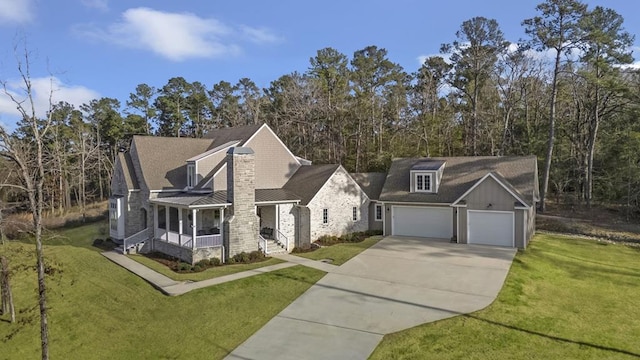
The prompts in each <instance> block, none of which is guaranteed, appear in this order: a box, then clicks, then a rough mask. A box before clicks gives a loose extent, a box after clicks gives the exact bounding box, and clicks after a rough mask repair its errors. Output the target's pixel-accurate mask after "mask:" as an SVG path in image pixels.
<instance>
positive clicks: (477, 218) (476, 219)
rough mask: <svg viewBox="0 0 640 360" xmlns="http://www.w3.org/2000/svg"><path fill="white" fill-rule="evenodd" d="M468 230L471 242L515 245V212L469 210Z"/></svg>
mask: <svg viewBox="0 0 640 360" xmlns="http://www.w3.org/2000/svg"><path fill="white" fill-rule="evenodd" d="M467 232H468V233H467V234H468V242H469V244H484V245H497V246H508V247H513V246H514V215H513V212H511V211H477V210H469V211H468V212H467Z"/></svg>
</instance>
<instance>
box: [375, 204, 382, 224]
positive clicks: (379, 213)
mask: <svg viewBox="0 0 640 360" xmlns="http://www.w3.org/2000/svg"><path fill="white" fill-rule="evenodd" d="M376 221H382V205H380V204H376Z"/></svg>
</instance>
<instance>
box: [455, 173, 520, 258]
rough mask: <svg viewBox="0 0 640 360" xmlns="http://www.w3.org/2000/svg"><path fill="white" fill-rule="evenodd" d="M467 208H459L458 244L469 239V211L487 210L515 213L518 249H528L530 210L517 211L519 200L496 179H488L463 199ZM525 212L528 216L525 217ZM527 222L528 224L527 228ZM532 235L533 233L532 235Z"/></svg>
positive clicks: (464, 242) (515, 232)
mask: <svg viewBox="0 0 640 360" xmlns="http://www.w3.org/2000/svg"><path fill="white" fill-rule="evenodd" d="M463 200H464V201H465V202H466V205H467V206H466V207H459V208H458V230H459V231H458V243H461V244H466V243H468V239H467V234H468V232H467V230H468V229H467V226H468V221H467V216H468V214H467V211H468V210H485V211H491V210H493V211H513V212H514V215H515V221H514V224H515V229H514V234H515V244H516V247H518V248H524V247H526V239H525V238H526V236H529V237H530V235H528V234H529V231H528V229H527V228H528V227H530V224H529V221H528V219H525V216H527V217H528V215H529V210H528V209H527V210H521V209H516V208H515V207H516V206H515V203H516V202H517V199H516V198H515V197H513V195H511V194H510V193H509V192H508V191H507V190H506V189H505V188H504V187H503V186H502V185H500V184H499V183H498V182H497V181H496V180H495V179H494V178H492V177H487V178H486V179H484V181H483V182H482V183H480V184H479V185H478V186H477V187H476V188H475V189H473V190H472V191H471V192H470V193H469V194H467V196H465V197H464V198H463ZM525 212H526V213H527V215H525ZM525 222H526V223H527V224H526V225H527V226H525ZM531 234H532V233H531Z"/></svg>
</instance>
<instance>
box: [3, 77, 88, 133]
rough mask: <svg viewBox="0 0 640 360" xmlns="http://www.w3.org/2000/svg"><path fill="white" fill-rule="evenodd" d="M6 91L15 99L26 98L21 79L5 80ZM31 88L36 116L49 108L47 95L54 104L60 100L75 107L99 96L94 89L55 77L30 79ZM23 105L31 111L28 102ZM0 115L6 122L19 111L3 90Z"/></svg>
mask: <svg viewBox="0 0 640 360" xmlns="http://www.w3.org/2000/svg"><path fill="white" fill-rule="evenodd" d="M6 85H7V91H8V92H9V93H10V94H11V95H12V96H13V97H14V98H15V99H17V100H19V101H22V100H25V99H26V93H25V90H24V86H23V84H22V82H21V81H19V80H13V81H8V82H7V84H6ZM31 88H32V93H33V103H34V108H35V111H36V116H38V117H44V116H46V113H47V111H48V110H49V95H51V101H52V103H53V104H56V103H58V102H60V101H66V102H68V103H69V104H72V105H75V106H76V108H78V107H80V105H82V104H84V103H89V102H90V101H91V100H93V99H97V98H99V97H100V94H99V93H98V92H96V91H94V90H91V89H89V88H86V87H84V86H80V85H68V84H65V83H63V82H62V81H61V80H60V79H58V78H57V77H55V76H54V77H39V78H32V79H31ZM23 106H24V107H25V109H26V110H27V111H31V106H30V105H29V104H28V102H26V101H25V102H24V103H23ZM0 116H2V121H4V122H5V124H6V123H8V120H12V121H16V120H18V119H20V113H19V112H18V110H17V109H16V104H15V103H14V102H13V101H12V100H11V99H10V98H9V96H8V95H6V94H5V93H4V91H1V92H0Z"/></svg>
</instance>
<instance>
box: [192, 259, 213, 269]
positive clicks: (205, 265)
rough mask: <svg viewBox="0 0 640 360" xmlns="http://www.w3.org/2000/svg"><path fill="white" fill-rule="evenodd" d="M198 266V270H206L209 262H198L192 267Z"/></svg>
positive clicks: (209, 264)
mask: <svg viewBox="0 0 640 360" xmlns="http://www.w3.org/2000/svg"><path fill="white" fill-rule="evenodd" d="M196 266H199V267H200V268H203V269H206V268H208V267H209V266H211V262H210V261H209V260H208V259H204V260H200V261H198V262H197V263H196V264H195V265H194V267H196Z"/></svg>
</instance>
